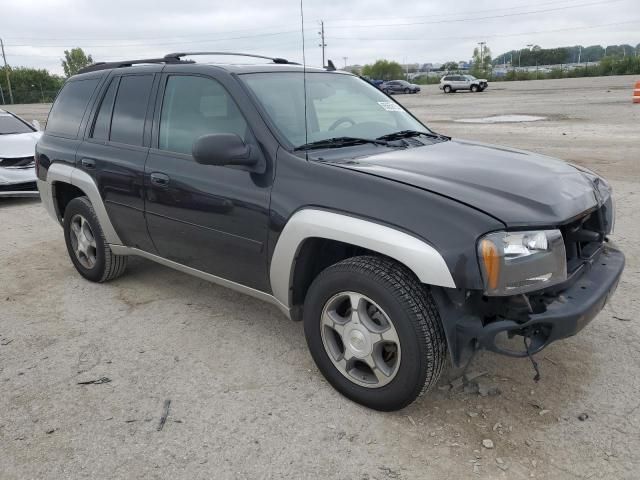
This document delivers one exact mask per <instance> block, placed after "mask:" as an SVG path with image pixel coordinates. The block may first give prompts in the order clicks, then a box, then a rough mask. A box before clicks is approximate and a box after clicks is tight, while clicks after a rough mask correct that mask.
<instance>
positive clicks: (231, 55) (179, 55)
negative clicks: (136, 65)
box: [165, 52, 300, 65]
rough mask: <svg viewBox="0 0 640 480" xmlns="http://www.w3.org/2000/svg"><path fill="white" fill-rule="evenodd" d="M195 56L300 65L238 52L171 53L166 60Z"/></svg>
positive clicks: (281, 59) (275, 58)
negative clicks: (238, 58) (213, 56)
mask: <svg viewBox="0 0 640 480" xmlns="http://www.w3.org/2000/svg"><path fill="white" fill-rule="evenodd" d="M194 55H225V56H230V57H251V58H262V59H264V60H271V61H272V62H273V63H279V64H284V65H300V64H299V63H296V62H290V61H289V60H287V59H286V58H279V57H266V56H264V55H254V54H252V53H238V52H182V53H169V54H168V55H165V58H171V59H173V58H177V59H180V58H182V57H187V56H188V57H191V56H194Z"/></svg>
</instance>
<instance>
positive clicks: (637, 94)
mask: <svg viewBox="0 0 640 480" xmlns="http://www.w3.org/2000/svg"><path fill="white" fill-rule="evenodd" d="M633 103H640V81H637V82H636V86H635V87H634V89H633Z"/></svg>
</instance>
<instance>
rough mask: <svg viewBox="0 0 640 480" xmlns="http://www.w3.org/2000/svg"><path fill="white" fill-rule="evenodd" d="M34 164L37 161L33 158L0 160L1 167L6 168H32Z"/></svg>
mask: <svg viewBox="0 0 640 480" xmlns="http://www.w3.org/2000/svg"><path fill="white" fill-rule="evenodd" d="M34 164H35V160H34V158H33V156H31V157H20V158H1V159H0V167H5V168H12V167H13V168H19V167H31V166H32V165H34Z"/></svg>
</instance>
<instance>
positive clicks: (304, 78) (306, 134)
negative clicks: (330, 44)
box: [300, 0, 309, 160]
mask: <svg viewBox="0 0 640 480" xmlns="http://www.w3.org/2000/svg"><path fill="white" fill-rule="evenodd" d="M300 28H301V30H302V85H303V90H304V92H303V93H304V143H305V144H306V143H309V128H308V125H307V123H308V122H307V60H306V57H305V52H304V11H303V8H302V0H300ZM304 154H305V157H306V158H307V160H309V157H308V155H309V153H308V152H305V153H304Z"/></svg>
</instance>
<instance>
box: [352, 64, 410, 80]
mask: <svg viewBox="0 0 640 480" xmlns="http://www.w3.org/2000/svg"><path fill="white" fill-rule="evenodd" d="M362 75H364V76H365V77H369V78H371V79H375V80H395V79H398V78H403V77H404V71H403V70H402V66H401V65H400V64H399V63H398V62H393V61H389V60H378V61H377V62H376V63H374V64H373V65H365V66H364V67H362Z"/></svg>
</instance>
